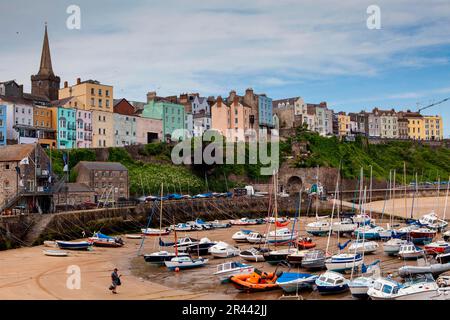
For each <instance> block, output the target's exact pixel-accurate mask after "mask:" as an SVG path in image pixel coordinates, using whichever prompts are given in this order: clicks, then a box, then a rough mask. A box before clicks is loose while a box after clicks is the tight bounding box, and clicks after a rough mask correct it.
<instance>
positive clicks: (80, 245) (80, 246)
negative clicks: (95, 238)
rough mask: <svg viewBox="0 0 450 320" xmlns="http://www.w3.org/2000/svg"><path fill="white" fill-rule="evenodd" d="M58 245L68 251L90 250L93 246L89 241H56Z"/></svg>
mask: <svg viewBox="0 0 450 320" xmlns="http://www.w3.org/2000/svg"><path fill="white" fill-rule="evenodd" d="M56 244H57V245H58V247H59V248H61V249H66V250H88V249H89V248H90V247H91V246H92V244H91V243H90V242H87V241H77V242H69V241H56Z"/></svg>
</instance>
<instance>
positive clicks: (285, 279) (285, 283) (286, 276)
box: [276, 272, 318, 293]
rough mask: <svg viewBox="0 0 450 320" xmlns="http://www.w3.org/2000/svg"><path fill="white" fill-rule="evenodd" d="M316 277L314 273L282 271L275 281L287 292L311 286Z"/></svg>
mask: <svg viewBox="0 0 450 320" xmlns="http://www.w3.org/2000/svg"><path fill="white" fill-rule="evenodd" d="M317 278H318V276H317V275H315V274H310V273H296V272H283V274H282V275H281V276H280V277H278V279H277V281H276V283H277V284H278V285H279V286H280V287H281V289H283V291H285V292H287V293H291V292H296V291H298V290H301V289H305V288H311V287H312V285H313V284H314V283H315V282H316V279H317Z"/></svg>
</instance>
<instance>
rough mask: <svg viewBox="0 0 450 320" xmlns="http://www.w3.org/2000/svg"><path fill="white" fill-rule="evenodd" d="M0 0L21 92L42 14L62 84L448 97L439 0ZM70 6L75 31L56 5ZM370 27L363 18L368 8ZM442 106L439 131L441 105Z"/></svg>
mask: <svg viewBox="0 0 450 320" xmlns="http://www.w3.org/2000/svg"><path fill="white" fill-rule="evenodd" d="M343 2H344V3H340V4H337V3H336V2H335V1H324V0H314V1H313V0H303V1H302V0H280V1H269V0H258V1H256V0H247V1H232V0H229V1H225V0H215V1H188V0H165V1H139V0H135V1H133V0H130V1H118V0H109V1H106V0H96V1H85V0H78V1H73V0H70V1H66V0H59V1H57V0H41V1H33V2H31V1H25V0H16V1H6V0H0V27H2V28H1V29H2V50H0V61H1V63H0V80H9V79H16V80H17V81H18V82H19V83H23V84H24V85H25V89H26V90H29V86H30V80H29V79H30V78H29V77H30V75H31V74H34V73H36V72H37V69H38V65H39V59H40V57H39V55H40V50H41V44H42V33H43V25H44V21H47V22H48V25H49V36H50V44H51V51H52V59H53V67H54V70H55V72H56V73H57V74H58V75H59V76H60V77H61V80H62V81H65V80H67V81H69V84H73V83H74V82H75V79H76V78H77V77H81V78H82V79H97V80H99V81H101V82H103V83H107V84H112V85H114V87H115V97H117V98H119V97H125V98H128V99H132V100H141V101H143V100H145V95H146V92H147V91H153V90H156V91H157V92H158V94H160V95H174V94H179V93H180V92H200V93H201V94H202V95H206V96H207V95H227V94H228V92H229V91H230V90H232V89H235V90H237V92H238V93H243V92H244V91H245V89H246V88H247V87H252V88H253V89H254V90H255V91H256V92H257V93H262V92H265V93H267V94H268V95H269V96H271V97H273V98H274V99H278V98H284V97H292V96H302V97H303V98H304V99H305V100H306V101H307V102H312V103H317V102H320V101H327V102H328V104H329V106H330V107H331V108H333V109H335V110H343V111H359V110H370V109H372V108H373V107H381V108H395V109H398V110H399V109H407V108H409V109H412V110H415V109H417V106H418V105H419V106H425V105H427V104H429V103H432V102H436V101H439V100H441V99H443V98H447V97H450V72H449V71H450V35H449V30H450V2H449V1H448V0H431V1H420V0H389V1H388V0H383V1H381V0H377V1H374V0H370V1H365V0H347V1H343ZM71 4H77V5H79V6H80V8H81V30H69V29H67V28H66V19H67V17H68V14H67V13H66V8H67V7H68V6H69V5H71ZM371 4H376V5H378V6H379V7H380V9H381V29H380V30H369V29H368V28H367V26H366V19H367V17H368V14H367V13H366V9H367V7H368V6H369V5H371ZM424 113H427V114H442V115H443V117H444V127H445V136H446V137H450V102H447V103H444V104H441V105H440V106H438V107H434V108H431V109H428V110H427V111H424Z"/></svg>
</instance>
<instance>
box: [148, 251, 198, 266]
mask: <svg viewBox="0 0 450 320" xmlns="http://www.w3.org/2000/svg"><path fill="white" fill-rule="evenodd" d="M176 256H177V254H176V253H173V252H168V251H164V250H161V251H158V252H153V253H150V254H144V260H145V262H148V263H151V264H156V265H164V263H165V262H166V261H170V260H172V259H173V258H175V257H176ZM178 256H179V257H189V253H186V252H179V253H178Z"/></svg>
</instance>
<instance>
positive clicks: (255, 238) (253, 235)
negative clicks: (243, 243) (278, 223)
mask: <svg viewBox="0 0 450 320" xmlns="http://www.w3.org/2000/svg"><path fill="white" fill-rule="evenodd" d="M265 241H266V236H265V235H263V234H261V233H259V232H250V233H249V234H248V235H247V242H249V243H264V242H265Z"/></svg>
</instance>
